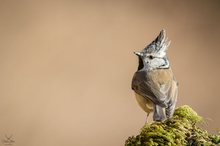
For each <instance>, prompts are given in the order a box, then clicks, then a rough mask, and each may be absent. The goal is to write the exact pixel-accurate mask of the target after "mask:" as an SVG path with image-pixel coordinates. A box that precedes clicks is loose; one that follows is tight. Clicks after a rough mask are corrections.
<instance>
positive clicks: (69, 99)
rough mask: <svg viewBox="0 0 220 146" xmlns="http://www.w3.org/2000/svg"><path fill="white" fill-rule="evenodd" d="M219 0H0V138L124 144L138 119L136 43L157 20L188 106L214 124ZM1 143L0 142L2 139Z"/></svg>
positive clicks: (56, 145) (27, 142)
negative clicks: (134, 86)
mask: <svg viewBox="0 0 220 146" xmlns="http://www.w3.org/2000/svg"><path fill="white" fill-rule="evenodd" d="M219 6H220V1H218V0H200V1H191V0H186V1H174V0H173V1H172V0H164V1H153V0H152V1H149V0H124V1H101V0H100V1H89V0H87V1H74V0H59V1H52V0H51V1H50V0H44V1H43V0H42V1H40V0H36V1H30V0H29V1H28V0H0V139H1V140H4V139H5V134H7V135H8V136H10V135H11V134H12V135H13V139H14V140H15V143H14V144H13V145H15V146H61V145H65V146H122V145H123V144H124V141H125V139H126V138H127V137H128V136H131V135H135V134H137V133H138V132H139V129H140V128H141V127H142V126H143V124H144V123H145V118H146V114H145V113H144V112H143V111H142V110H141V108H140V107H139V106H138V105H137V103H136V100H135V98H134V94H133V92H132V90H131V88H130V84H131V78H132V76H133V73H134V72H135V71H136V69H137V58H136V56H135V55H133V51H135V50H136V51H137V50H141V49H142V48H143V47H144V46H145V45H147V44H148V43H150V42H151V41H152V40H153V39H154V38H155V37H156V36H157V35H158V33H159V31H160V30H161V29H162V28H165V29H166V30H167V35H168V37H169V39H171V40H172V43H171V46H170V48H169V51H168V55H169V58H170V61H171V64H172V68H173V70H174V73H175V75H176V78H177V79H178V81H179V83H180V88H179V90H180V93H179V100H178V106H179V105H183V104H188V105H190V106H192V107H193V108H194V109H195V110H196V111H197V112H198V113H199V114H200V115H202V116H203V117H205V118H206V121H207V125H205V127H206V128H207V129H208V130H209V131H211V132H216V131H217V130H219V128H220V124H219V123H220V112H219V103H220V95H219V91H220V90H219V83H220V77H219V74H220V68H219V63H220V57H219V56H220V43H219V41H220V39H219V38H220V37H219V34H220V9H219ZM2 145H4V144H3V143H0V146H2Z"/></svg>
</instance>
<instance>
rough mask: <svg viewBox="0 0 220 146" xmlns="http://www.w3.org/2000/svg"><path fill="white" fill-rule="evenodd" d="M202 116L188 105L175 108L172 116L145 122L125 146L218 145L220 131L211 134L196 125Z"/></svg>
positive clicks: (219, 143)
mask: <svg viewBox="0 0 220 146" xmlns="http://www.w3.org/2000/svg"><path fill="white" fill-rule="evenodd" d="M201 121H202V118H201V117H200V116H199V115H198V114H197V113H196V112H195V111H194V110H193V109H191V108H190V107H189V106H187V105H184V106H181V107H179V108H177V109H176V110H175V112H174V115H173V117H172V118H169V119H167V120H165V121H164V122H154V123H152V124H146V125H144V127H143V128H142V129H141V132H140V134H139V135H137V136H135V137H134V136H132V137H129V138H128V139H127V140H126V142H125V146H216V145H219V146H220V133H219V134H216V135H213V134H209V133H208V132H207V131H206V130H204V129H201V128H199V127H197V126H196V123H198V122H201Z"/></svg>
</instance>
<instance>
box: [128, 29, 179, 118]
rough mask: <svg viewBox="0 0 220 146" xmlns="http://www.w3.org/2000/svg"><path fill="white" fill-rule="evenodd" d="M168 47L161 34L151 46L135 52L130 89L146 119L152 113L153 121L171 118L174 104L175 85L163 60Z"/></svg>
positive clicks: (176, 90) (170, 72)
mask: <svg viewBox="0 0 220 146" xmlns="http://www.w3.org/2000/svg"><path fill="white" fill-rule="evenodd" d="M169 44H170V42H168V41H167V39H166V37H165V31H164V30H162V31H161V32H160V34H159V36H158V37H157V38H156V39H155V40H154V41H153V42H152V43H151V44H149V45H148V46H146V47H145V48H144V49H143V50H142V51H141V52H135V54H136V55H137V56H138V59H139V66H138V70H137V71H136V72H135V74H134V76H133V79H132V89H133V90H134V92H135V95H136V99H137V101H138V104H139V105H140V106H141V108H142V109H143V110H144V111H145V112H147V115H149V113H150V112H154V114H153V120H154V121H163V120H165V119H166V118H169V117H171V116H172V115H173V112H174V109H175V105H176V100H177V94H178V87H177V82H176V80H175V78H174V75H173V72H172V70H171V68H170V64H169V60H168V59H167V57H166V50H167V48H168V46H169Z"/></svg>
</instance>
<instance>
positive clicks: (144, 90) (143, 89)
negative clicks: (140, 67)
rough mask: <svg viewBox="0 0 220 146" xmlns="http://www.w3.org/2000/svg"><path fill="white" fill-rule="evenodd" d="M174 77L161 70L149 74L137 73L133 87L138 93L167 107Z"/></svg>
mask: <svg viewBox="0 0 220 146" xmlns="http://www.w3.org/2000/svg"><path fill="white" fill-rule="evenodd" d="M172 79H173V77H171V76H170V74H169V73H168V72H166V71H165V72H164V71H163V72H162V71H161V70H159V71H158V72H155V71H154V72H152V73H147V74H146V73H142V74H137V75H136V77H134V79H133V85H132V88H133V90H135V92H137V93H138V94H140V95H142V96H143V97H145V98H149V99H150V100H152V102H153V103H154V104H158V105H160V106H162V107H167V106H168V105H167V104H168V101H169V98H170V97H169V96H168V94H169V90H170V88H171V85H172Z"/></svg>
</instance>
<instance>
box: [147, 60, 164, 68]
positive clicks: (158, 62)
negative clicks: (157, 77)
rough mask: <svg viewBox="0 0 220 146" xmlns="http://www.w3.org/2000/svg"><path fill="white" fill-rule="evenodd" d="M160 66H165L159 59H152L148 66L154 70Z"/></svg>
mask: <svg viewBox="0 0 220 146" xmlns="http://www.w3.org/2000/svg"><path fill="white" fill-rule="evenodd" d="M162 64H165V61H164V60H163V59H161V58H154V59H153V60H152V61H151V62H150V65H151V66H152V67H153V68H154V67H155V68H156V67H159V66H161V65H162Z"/></svg>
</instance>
